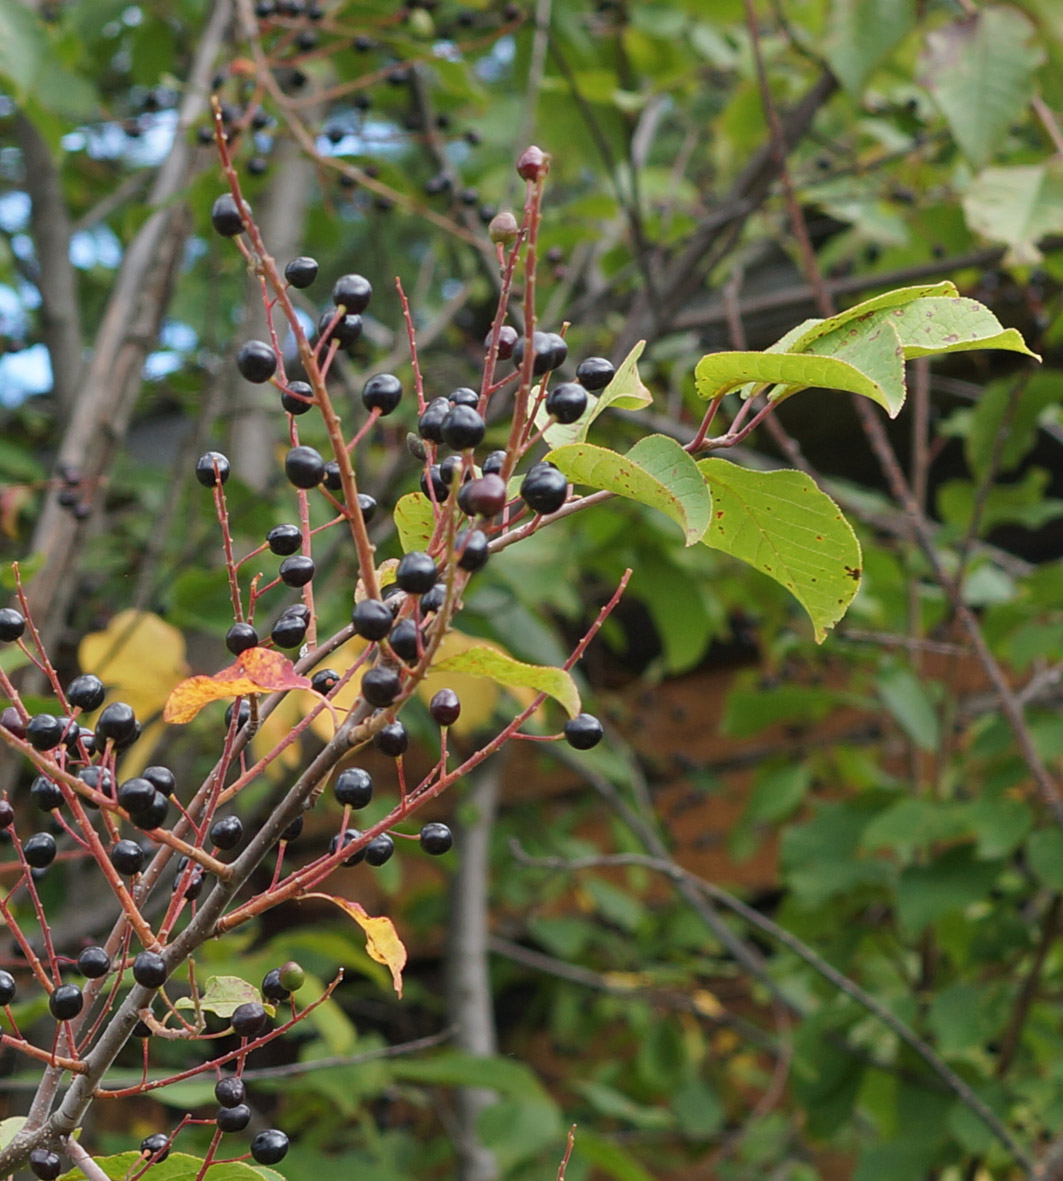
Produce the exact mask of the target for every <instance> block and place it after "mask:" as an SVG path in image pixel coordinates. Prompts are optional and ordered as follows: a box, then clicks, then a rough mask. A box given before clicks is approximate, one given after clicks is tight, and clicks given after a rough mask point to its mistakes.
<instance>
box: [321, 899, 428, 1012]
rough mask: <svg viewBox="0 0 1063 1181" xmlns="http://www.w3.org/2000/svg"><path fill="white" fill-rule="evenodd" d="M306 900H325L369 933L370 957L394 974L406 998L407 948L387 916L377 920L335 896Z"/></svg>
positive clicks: (367, 941)
mask: <svg viewBox="0 0 1063 1181" xmlns="http://www.w3.org/2000/svg"><path fill="white" fill-rule="evenodd" d="M303 897H304V898H324V900H325V901H326V902H331V903H332V904H333V905H334V906H338V907H339V908H340V910H343V911H346V912H347V914H349V915H350V916H351V918H352V919H354V921H355V922H356V923H357V924H358V926H359V927H361V928H362V930H363V931H364V932H365V938H366V951H367V952H368V953H369V958H370V959H372V960H376V962H377V963H378V964H383V965H384V966H385V967H386V968H388V970H389V971H390V972H391V980H392V983H393V984H394V986H395V991H396V992H397V993H398V994H399V996H402V969H403V968H404V967H405V966H406V948H405V947H404V946H403V943H402V940H401V939H400V938H399V936H398V933H397V932H396V930H395V924H394V923H393V922H392V921H391V919H389V918H388V917H387V916H386V915H381V916H380V917H377V918H374V917H373V916H372V915H369V914H366V912H365V907H364V906H361V905H359V904H358V903H357V902H348V900H347V899H346V898H337V897H336V895H335V894H318V893H313V894H304V895H303Z"/></svg>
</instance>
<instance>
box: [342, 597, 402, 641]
mask: <svg viewBox="0 0 1063 1181" xmlns="http://www.w3.org/2000/svg"><path fill="white" fill-rule="evenodd" d="M351 622H352V623H353V624H354V631H355V634H356V635H359V636H361V637H362V639H363V640H382V639H383V638H384V637H385V636H386V635H387V634H388V632H390V631H391V625H392V623H394V619H393V617H392V614H391V609H390V608H389V607H388V605H387V604H386V603H384V602H382V601H381V600H380V599H363V600H362V601H361V602H360V603H355V605H354V610H353V611H352V612H351Z"/></svg>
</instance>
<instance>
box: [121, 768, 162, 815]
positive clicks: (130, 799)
mask: <svg viewBox="0 0 1063 1181" xmlns="http://www.w3.org/2000/svg"><path fill="white" fill-rule="evenodd" d="M157 791H158V788H156V787H155V785H154V784H153V783H152V782H151V780H150V779H148V778H147V776H144V775H135V776H134V777H133V778H132V779H127V780H126V781H125V782H124V783H122V784H119V787H118V803H119V805H120V806H121V807H123V808H125V810H126V811H127V812H128V813H129V814H130V815H131V816H132V815H133V813H135V812H146V811H147V810H148V809H149V808H150V807H151V805H152V804H153V803H154V802H155V793H156V792H157Z"/></svg>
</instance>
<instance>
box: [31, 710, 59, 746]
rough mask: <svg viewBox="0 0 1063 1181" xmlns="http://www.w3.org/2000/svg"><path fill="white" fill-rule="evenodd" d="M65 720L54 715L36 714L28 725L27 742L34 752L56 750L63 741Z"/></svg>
mask: <svg viewBox="0 0 1063 1181" xmlns="http://www.w3.org/2000/svg"><path fill="white" fill-rule="evenodd" d="M63 729H64V727H63V720H62V718H57V717H55V716H54V715H53V714H35V715H34V716H33V717H32V718H30V720H29V721H28V722H27V723H26V741H27V742H28V743H29V744H30V746H32V747H33V749H34V750H54V749H55V748H56V747H57V746H58V745H59V743H60V742H62V741H63Z"/></svg>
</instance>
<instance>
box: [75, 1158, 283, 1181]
mask: <svg viewBox="0 0 1063 1181" xmlns="http://www.w3.org/2000/svg"><path fill="white" fill-rule="evenodd" d="M142 1159H143V1158H142V1157H141V1155H140V1153H139V1152H120V1153H118V1154H117V1156H99V1157H96V1158H95V1163H96V1165H98V1166H99V1168H100V1169H101V1170H102V1171H103V1173H104V1174H105V1175H106V1176H108V1177H110V1178H111V1181H122V1178H124V1177H126V1176H127V1175H128V1174H129V1173H130V1172H132V1170H133V1169H134V1167H135V1166H137V1165H138V1164H140V1162H141V1161H142ZM202 1170H203V1158H202V1157H196V1156H191V1155H190V1154H189V1153H187V1152H171V1153H170V1155H169V1156H168V1157H167V1158H166V1159H165V1160H164V1161H160V1162H159V1163H158V1164H156V1165H152V1166H151V1178H152V1181H195V1179H196V1178H197V1177H199V1176H200V1175H201V1174H202V1177H203V1181H262V1174H261V1173H260V1172H259V1171H258V1170H257V1169H254V1168H252V1167H251V1166H250V1165H245V1164H244V1163H243V1162H242V1161H228V1162H226V1163H224V1164H216V1165H211V1166H210V1167H209V1168H208V1169H207V1170H206V1172H203V1171H202ZM276 1175H277V1176H281V1175H280V1174H276ZM84 1178H85V1174H84V1173H83V1172H82V1171H81V1170H80V1169H71V1170H70V1171H69V1172H67V1173H64V1174H63V1176H62V1178H61V1181H84ZM282 1181H283V1177H282Z"/></svg>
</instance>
